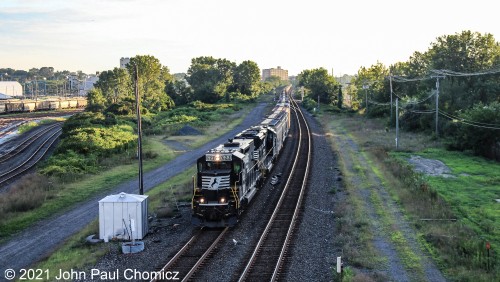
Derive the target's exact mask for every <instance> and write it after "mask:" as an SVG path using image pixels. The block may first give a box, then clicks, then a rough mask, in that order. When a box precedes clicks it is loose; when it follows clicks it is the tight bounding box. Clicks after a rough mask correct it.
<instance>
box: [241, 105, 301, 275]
mask: <svg viewBox="0 0 500 282" xmlns="http://www.w3.org/2000/svg"><path fill="white" fill-rule="evenodd" d="M292 109H293V110H294V111H295V112H297V111H299V112H300V109H299V108H298V107H294V108H292ZM301 115H302V114H301ZM296 118H297V122H298V123H299V138H298V139H299V140H298V141H299V144H298V150H297V153H296V155H295V160H294V163H293V166H292V169H291V173H290V176H289V178H288V179H287V182H286V184H285V188H284V189H283V193H282V194H281V196H280V199H279V201H278V203H277V205H276V207H275V209H274V211H273V214H272V215H271V218H270V220H269V221H268V223H267V225H266V228H265V229H264V232H263V233H262V234H261V236H260V238H259V241H258V243H257V245H256V247H255V249H254V251H253V253H252V255H251V258H250V259H249V261H248V263H247V265H246V267H245V269H244V270H243V273H242V274H241V276H240V278H239V280H238V281H245V279H247V276H248V275H249V273H250V271H251V269H252V267H253V265H254V263H255V261H256V259H257V256H258V254H259V252H260V251H261V249H262V247H263V245H264V241H265V240H266V238H267V236H268V235H269V233H270V230H271V227H272V226H273V225H274V223H275V219H276V217H277V215H278V213H279V212H280V209H281V207H282V204H283V201H284V199H285V197H286V195H287V192H288V189H289V187H290V184H291V180H292V176H293V174H294V172H295V170H296V166H297V164H298V162H299V160H300V155H301V145H302V135H303V132H302V126H300V121H299V116H298V115H296ZM302 118H304V117H303V115H302ZM304 124H306V125H307V122H306V121H305V119H304ZM306 129H307V132H305V133H304V134H307V135H308V136H307V137H308V140H309V141H310V139H311V137H310V132H309V128H308V127H306ZM310 148H311V145H310V143H309V145H308V152H307V154H308V162H307V167H306V173H308V172H309V168H308V165H309V162H310V150H311V149H310ZM306 181H307V174H305V177H304V178H303V184H302V186H301V190H303V188H304V187H305V182H306ZM300 195H303V193H302V192H301V193H300ZM300 195H299V198H300V199H302V197H303V196H300ZM300 204H301V203H300V202H297V204H296V207H297V206H300ZM296 210H297V208H296ZM297 214H298V213H297ZM294 218H296V213H294V216H293V217H292V222H294V221H295V220H294ZM290 224H292V223H290ZM290 229H291V228H289V230H290ZM287 234H288V232H287ZM287 237H288V239H290V237H291V236H288V235H287ZM287 243H288V241H285V242H284V243H283V246H282V252H283V250H284V249H286V244H287ZM280 258H282V254H281V253H280ZM276 263H277V265H276V266H275V269H277V268H279V266H280V265H281V263H280V262H279V261H277V262H276ZM273 277H274V272H273Z"/></svg>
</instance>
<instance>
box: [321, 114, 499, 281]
mask: <svg viewBox="0 0 500 282" xmlns="http://www.w3.org/2000/svg"><path fill="white" fill-rule="evenodd" d="M320 120H321V122H322V123H323V125H324V126H325V128H326V129H327V131H330V132H333V133H330V136H331V137H332V139H333V140H335V138H334V137H335V135H336V134H338V133H339V132H343V133H345V134H347V135H348V138H349V139H350V140H351V141H353V142H355V143H356V145H357V146H359V151H360V152H361V154H362V156H363V157H364V158H365V159H366V163H352V161H351V163H350V162H349V160H352V159H356V158H353V156H352V154H354V152H353V151H351V152H349V150H346V148H345V147H342V148H339V147H337V148H336V149H337V151H338V152H339V157H340V159H341V167H342V170H343V172H344V173H345V175H346V178H347V179H348V181H346V190H347V191H348V201H347V202H346V203H343V204H342V210H339V209H337V210H339V211H338V213H339V214H340V215H341V216H340V222H342V224H341V228H339V230H338V231H341V234H343V236H339V242H337V243H339V244H343V245H344V246H346V249H345V252H346V253H347V254H348V256H349V257H350V261H351V262H352V264H353V266H354V267H359V268H365V269H373V268H376V267H377V263H378V265H380V264H382V265H383V264H384V259H380V257H379V255H380V254H377V251H376V250H375V248H374V246H373V242H372V239H373V236H374V234H373V232H372V230H373V229H372V228H369V225H370V224H374V223H367V222H365V221H366V219H365V218H366V214H367V212H368V211H367V206H368V207H369V206H373V207H374V210H375V212H376V213H377V214H378V216H379V219H380V222H378V223H376V224H379V225H381V226H382V230H383V231H384V232H385V234H386V235H388V236H389V238H390V240H391V241H392V243H393V244H394V245H395V246H396V249H397V252H398V256H399V257H400V258H401V260H402V262H403V264H404V265H405V267H406V268H407V269H408V270H409V271H411V272H414V271H416V272H417V273H420V274H419V275H418V276H417V278H416V279H419V277H420V278H422V277H423V276H422V274H423V271H425V269H424V268H423V266H422V264H421V260H422V259H421V258H419V256H418V252H415V251H413V250H412V248H409V247H408V245H409V242H408V241H407V240H406V239H405V236H403V235H404V234H403V233H402V232H401V231H400V230H398V228H397V224H398V218H397V217H395V216H394V214H393V213H391V212H390V211H391V209H390V207H389V206H386V205H384V203H385V202H386V201H384V200H383V199H381V198H380V194H378V193H375V192H374V191H375V190H372V191H371V192H370V198H369V202H370V203H369V204H368V205H367V204H365V203H364V202H366V200H367V199H366V198H364V197H363V196H362V195H363V189H366V187H370V185H372V186H373V185H375V186H376V185H377V183H370V182H371V181H372V180H373V179H371V180H370V177H364V176H363V175H366V172H367V171H371V172H373V173H374V174H375V175H376V176H377V177H378V179H380V180H381V182H382V183H381V184H382V185H384V187H386V189H387V191H388V192H389V194H390V197H391V199H392V200H393V201H394V202H395V203H397V205H398V206H400V208H401V210H402V211H403V215H404V218H406V219H407V220H408V221H409V222H410V223H411V224H412V225H413V229H414V230H415V232H416V236H417V240H418V242H419V248H421V249H422V250H426V251H427V252H428V253H430V254H431V255H432V257H433V258H434V260H435V261H436V262H437V263H438V265H439V266H440V268H441V269H442V270H443V272H444V273H445V274H446V276H447V277H449V278H451V279H454V280H461V281H495V280H498V279H499V273H500V271H499V267H500V263H499V261H498V255H496V249H497V248H498V247H499V246H500V240H499V238H500V235H499V232H500V224H499V222H500V209H499V208H498V203H497V202H496V201H495V199H498V198H500V194H499V193H500V178H499V176H498V171H500V164H498V163H495V162H492V161H488V160H485V159H482V158H478V157H474V156H471V155H469V154H467V153H460V152H449V151H446V150H445V149H444V148H443V146H442V145H441V144H440V143H439V142H436V141H435V140H432V139H430V137H429V136H428V135H426V134H416V133H408V132H401V136H400V149H399V150H395V142H394V137H395V136H394V130H389V129H387V128H385V125H384V124H383V121H382V120H370V119H368V120H367V119H364V118H363V117H361V116H359V115H355V114H337V113H335V114H332V113H330V112H327V113H322V114H321V115H320ZM337 146H338V145H337ZM340 150H341V151H340ZM411 155H418V156H421V157H424V158H429V159H438V160H440V161H442V162H443V163H445V164H446V165H447V166H448V167H449V168H450V169H451V174H452V175H453V176H454V177H450V178H443V177H440V176H436V177H431V176H424V175H422V174H418V173H415V172H414V171H413V169H412V168H411V167H410V166H409V165H408V162H407V159H408V158H409V157H410V156H411ZM358 159H359V158H358ZM359 175H362V177H361V179H363V177H364V180H362V181H361V182H359V181H358V182H357V183H356V182H355V183H353V182H350V181H349V179H353V178H356V177H357V178H358V179H359V178H360V177H359ZM355 176H356V177H355ZM396 208H398V207H396ZM398 209H399V208H398ZM344 237H351V238H353V240H346V239H345V238H344ZM342 238H344V239H342ZM487 241H489V242H490V244H491V248H492V249H491V250H490V265H489V267H488V265H487V262H488V258H487V251H486V249H485V244H486V242H487ZM361 250H362V251H361ZM375 278H376V277H375Z"/></svg>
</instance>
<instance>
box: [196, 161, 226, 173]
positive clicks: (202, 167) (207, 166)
mask: <svg viewBox="0 0 500 282" xmlns="http://www.w3.org/2000/svg"><path fill="white" fill-rule="evenodd" d="M230 169H231V162H199V163H198V172H203V171H207V170H230Z"/></svg>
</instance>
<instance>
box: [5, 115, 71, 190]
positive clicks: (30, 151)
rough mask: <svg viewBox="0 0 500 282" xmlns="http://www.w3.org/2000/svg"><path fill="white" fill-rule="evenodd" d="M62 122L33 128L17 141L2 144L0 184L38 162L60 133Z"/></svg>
mask: <svg viewBox="0 0 500 282" xmlns="http://www.w3.org/2000/svg"><path fill="white" fill-rule="evenodd" d="M61 125H62V122H56V123H54V124H51V125H47V126H44V127H41V128H37V129H34V130H33V131H31V132H29V133H28V134H27V135H26V136H25V137H22V138H20V140H19V141H17V142H13V141H10V142H13V143H14V144H13V145H10V144H9V143H10V142H9V143H6V144H3V145H2V148H4V150H3V152H2V153H0V171H2V173H1V174H0V185H4V184H5V183H6V182H8V181H9V180H12V179H13V178H14V177H16V176H18V175H20V174H22V173H24V172H25V171H27V170H29V169H30V168H32V167H33V166H34V165H35V164H36V163H38V162H39V161H40V160H41V159H42V158H43V157H44V156H45V155H46V154H47V152H48V150H49V149H50V147H51V146H52V144H54V142H55V141H56V140H57V138H58V137H59V135H60V134H61Z"/></svg>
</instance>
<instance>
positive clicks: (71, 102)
mask: <svg viewBox="0 0 500 282" xmlns="http://www.w3.org/2000/svg"><path fill="white" fill-rule="evenodd" d="M86 106H87V99H86V98H84V97H78V98H52V99H44V100H0V114H5V113H19V112H32V111H50V110H58V109H69V108H83V107H86Z"/></svg>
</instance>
